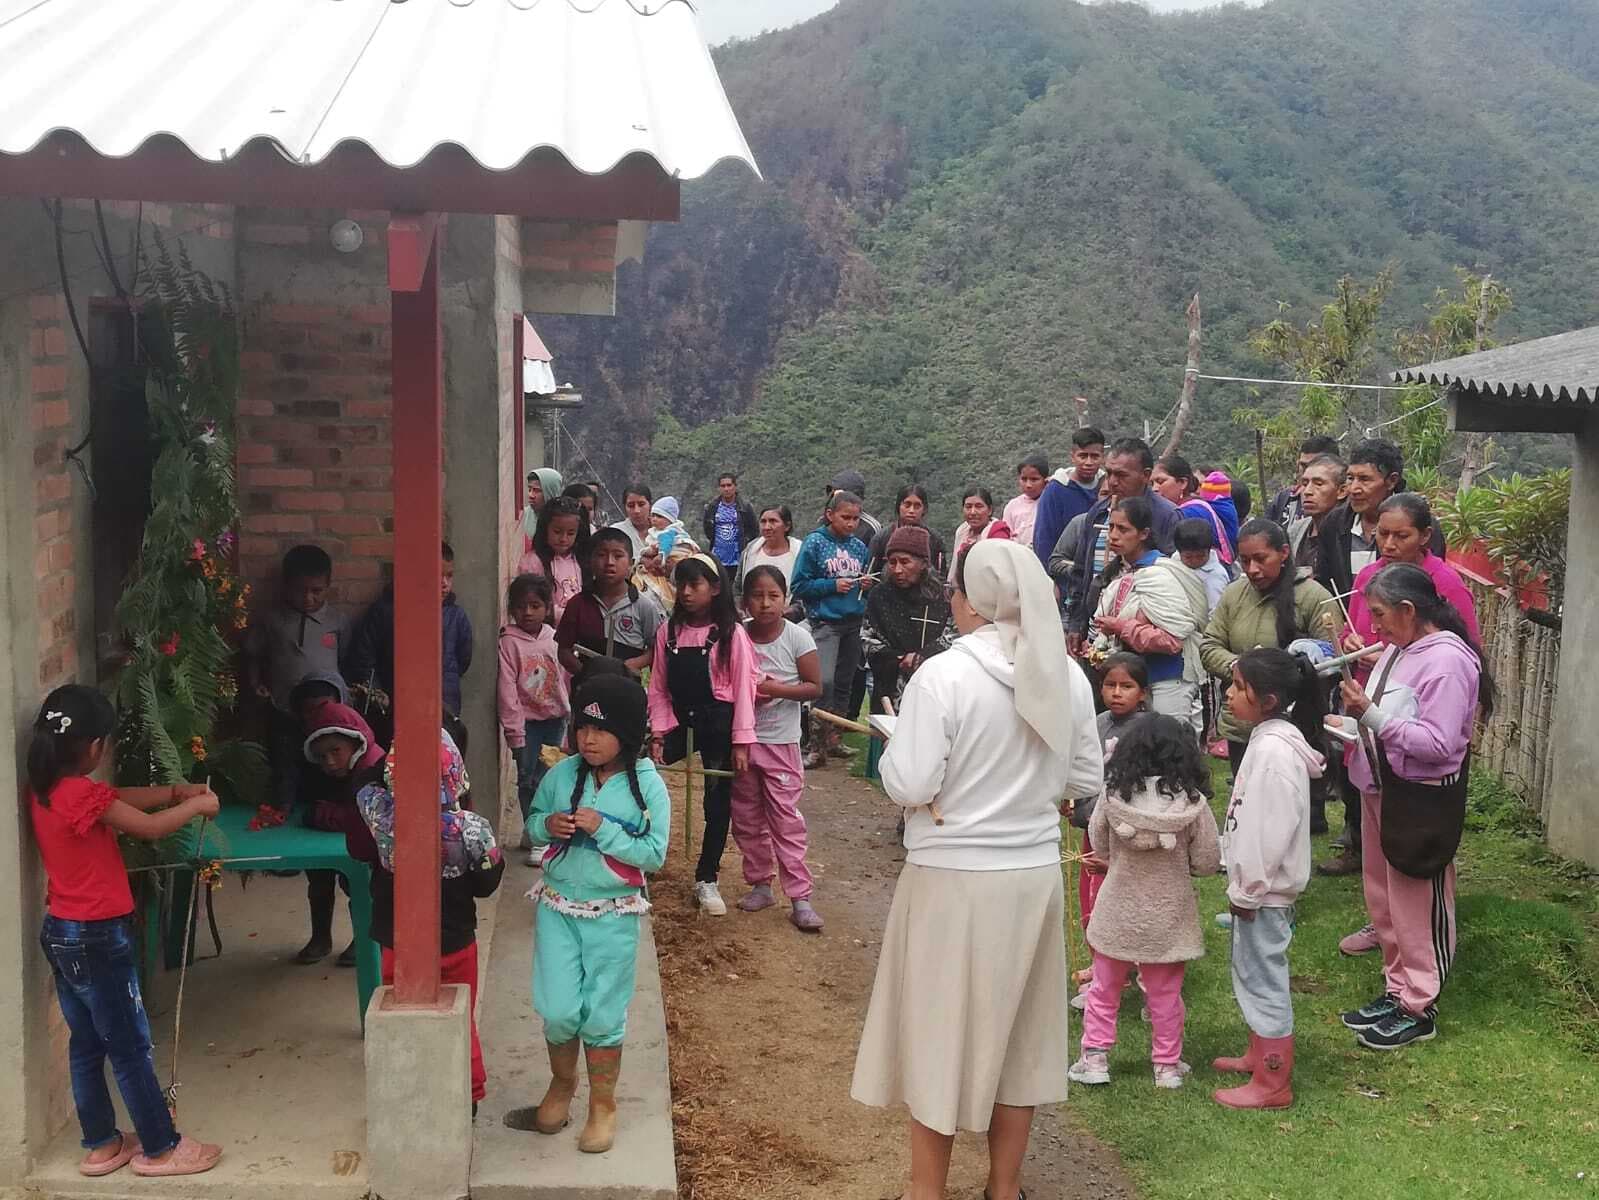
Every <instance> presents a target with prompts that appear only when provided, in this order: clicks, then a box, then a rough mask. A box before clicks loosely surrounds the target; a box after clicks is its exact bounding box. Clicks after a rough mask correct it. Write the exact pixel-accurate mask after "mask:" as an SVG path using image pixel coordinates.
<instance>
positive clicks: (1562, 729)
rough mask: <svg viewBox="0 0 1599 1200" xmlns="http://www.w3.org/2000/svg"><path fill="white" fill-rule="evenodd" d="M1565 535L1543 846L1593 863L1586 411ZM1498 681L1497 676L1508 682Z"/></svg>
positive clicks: (1593, 447)
mask: <svg viewBox="0 0 1599 1200" xmlns="http://www.w3.org/2000/svg"><path fill="white" fill-rule="evenodd" d="M1568 530H1569V532H1568V533H1567V534H1566V598H1567V601H1568V602H1567V604H1566V607H1565V611H1564V613H1562V618H1563V620H1564V622H1565V625H1564V627H1563V628H1562V629H1561V632H1560V680H1559V691H1558V693H1557V694H1558V702H1557V703H1556V705H1555V717H1554V734H1553V737H1552V738H1551V740H1550V744H1549V754H1550V756H1551V758H1552V759H1553V762H1552V764H1551V768H1550V770H1551V779H1550V784H1549V847H1550V849H1552V850H1554V851H1555V852H1556V853H1558V854H1564V855H1566V856H1567V857H1570V858H1577V859H1581V860H1582V861H1583V862H1585V863H1587V864H1588V865H1589V866H1593V867H1599V806H1596V805H1595V804H1594V801H1593V781H1594V779H1595V778H1596V777H1599V742H1596V740H1595V738H1594V730H1595V729H1596V728H1599V693H1595V692H1594V691H1593V690H1592V687H1593V674H1594V666H1593V663H1592V662H1591V661H1590V660H1591V659H1592V658H1593V657H1594V655H1595V647H1599V604H1595V603H1594V602H1593V597H1591V596H1588V595H1585V594H1584V589H1588V588H1592V587H1593V586H1594V580H1596V579H1599V534H1596V532H1595V531H1596V530H1599V427H1596V424H1595V422H1594V420H1593V419H1592V418H1590V419H1589V421H1588V424H1587V427H1586V428H1585V429H1584V430H1583V431H1582V432H1581V433H1579V434H1577V436H1576V448H1575V454H1574V456H1573V463H1572V471H1571V516H1570V525H1569V526H1568ZM1508 682H1510V681H1508V680H1501V681H1500V683H1501V685H1503V684H1504V683H1508Z"/></svg>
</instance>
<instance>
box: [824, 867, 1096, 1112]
mask: <svg viewBox="0 0 1599 1200" xmlns="http://www.w3.org/2000/svg"><path fill="white" fill-rule="evenodd" d="M1066 987H1067V983H1066V930H1065V897H1064V889H1063V886H1062V882H1061V872H1060V868H1059V867H1058V866H1044V867H1033V868H1030V869H1028V870H1024V871H950V870H943V869H940V868H936V867H918V866H912V865H910V864H908V863H907V864H906V866H905V869H904V870H903V871H902V872H900V877H899V882H898V884H896V885H895V888H894V904H893V907H892V908H891V909H890V910H889V914H888V927H887V928H886V929H885V930H884V931H883V951H882V955H881V956H880V957H879V958H878V960H877V981H876V983H875V984H874V985H873V987H872V1003H871V1007H870V1008H869V1009H868V1010H867V1013H866V1027H865V1028H864V1029H863V1030H862V1031H861V1045H860V1050H859V1052H858V1053H857V1055H856V1057H855V1080H854V1083H853V1084H852V1085H851V1087H850V1095H851V1096H853V1097H854V1098H855V1099H856V1100H859V1101H860V1102H861V1103H862V1104H870V1105H874V1106H877V1107H885V1106H887V1105H890V1104H898V1103H904V1104H906V1105H908V1106H909V1107H910V1110H911V1116H913V1117H914V1118H916V1120H917V1121H919V1122H921V1123H922V1124H923V1125H925V1126H927V1127H928V1128H929V1129H933V1130H937V1131H938V1132H939V1133H946V1134H952V1133H955V1132H956V1131H957V1130H960V1129H969V1130H973V1131H976V1132H979V1133H981V1132H984V1131H986V1130H987V1129H988V1124H989V1117H990V1115H991V1112H992V1109H993V1107H994V1105H995V1104H1007V1105H1014V1106H1016V1107H1019V1108H1025V1107H1028V1106H1030V1105H1036V1104H1053V1103H1057V1102H1059V1101H1061V1100H1064V1099H1066V1066H1067V1062H1068V1050H1067V1026H1066V1022H1067V1015H1068V1013H1069V1012H1070V1009H1069V1008H1068V1007H1067V993H1066Z"/></svg>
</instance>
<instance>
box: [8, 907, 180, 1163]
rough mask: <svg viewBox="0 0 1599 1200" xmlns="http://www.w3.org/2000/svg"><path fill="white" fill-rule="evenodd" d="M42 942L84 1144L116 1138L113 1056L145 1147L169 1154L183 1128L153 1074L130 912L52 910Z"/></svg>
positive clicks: (125, 1101)
mask: <svg viewBox="0 0 1599 1200" xmlns="http://www.w3.org/2000/svg"><path fill="white" fill-rule="evenodd" d="M39 944H40V946H42V947H43V948H44V955H45V958H47V959H49V961H50V969H51V971H52V972H53V973H54V975H55V982H56V998H57V999H58V1000H60V1002H61V1014H62V1015H63V1016H64V1017H66V1019H67V1028H68V1029H69V1030H70V1031H71V1033H72V1038H71V1041H70V1043H69V1046H68V1060H69V1062H70V1064H71V1071H72V1099H73V1102H74V1103H75V1104H76V1105H77V1108H78V1124H79V1125H81V1126H82V1127H83V1146H84V1148H85V1149H86V1150H93V1149H95V1148H96V1147H98V1146H106V1145H110V1144H111V1143H113V1142H115V1141H116V1140H117V1133H118V1130H117V1114H116V1110H115V1109H114V1108H112V1106H111V1093H110V1091H109V1090H108V1089H107V1087H106V1081H105V1061H106V1059H108V1058H109V1059H110V1060H111V1069H112V1071H114V1072H115V1073H116V1077H117V1090H118V1091H119V1092H121V1093H122V1103H123V1104H125V1105H126V1106H127V1109H128V1115H129V1116H130V1117H131V1118H132V1119H133V1127H134V1129H136V1130H138V1133H139V1141H140V1142H141V1143H142V1144H143V1146H144V1153H146V1154H148V1155H151V1156H155V1155H161V1154H165V1153H166V1152H167V1151H168V1150H170V1149H172V1148H173V1147H174V1146H176V1145H177V1144H178V1131H177V1130H176V1129H175V1128H173V1125H172V1114H171V1113H170V1112H168V1111H167V1098H166V1095H165V1093H163V1092H162V1090H161V1084H160V1083H159V1082H158V1081H157V1080H156V1075H155V1055H154V1053H153V1052H152V1050H151V1046H150V1021H149V1019H148V1018H147V1017H146V1016H145V1012H144V1000H143V998H142V997H141V996H140V995H139V970H138V956H137V954H136V953H135V950H134V944H133V922H132V921H131V920H130V919H129V918H127V917H117V918H114V919H112V920H109V921H66V920H62V919H61V918H59V917H48V916H47V917H45V919H44V928H43V930H42V931H41V932H40V934H39Z"/></svg>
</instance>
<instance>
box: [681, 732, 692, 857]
mask: <svg viewBox="0 0 1599 1200" xmlns="http://www.w3.org/2000/svg"><path fill="white" fill-rule="evenodd" d="M683 853H684V854H685V855H692V854H693V853H694V727H693V726H692V725H690V726H689V727H688V729H686V730H684V733H683Z"/></svg>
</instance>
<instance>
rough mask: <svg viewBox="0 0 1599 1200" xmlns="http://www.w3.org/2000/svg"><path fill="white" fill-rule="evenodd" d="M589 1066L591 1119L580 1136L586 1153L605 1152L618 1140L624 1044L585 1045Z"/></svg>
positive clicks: (578, 1146) (581, 1146) (581, 1144)
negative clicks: (618, 1090)
mask: <svg viewBox="0 0 1599 1200" xmlns="http://www.w3.org/2000/svg"><path fill="white" fill-rule="evenodd" d="M583 1056H584V1058H586V1059H587V1060H588V1068H589V1119H588V1124H586V1125H584V1126H583V1133H582V1135H581V1136H580V1137H579V1138H578V1140H577V1148H578V1149H579V1150H581V1151H582V1152H583V1153H584V1154H604V1153H605V1152H606V1151H607V1150H609V1149H610V1148H611V1143H613V1142H614V1141H616V1077H617V1075H618V1074H620V1073H621V1069H622V1047H620V1046H584V1047H583Z"/></svg>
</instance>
